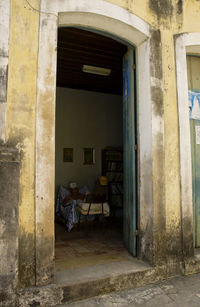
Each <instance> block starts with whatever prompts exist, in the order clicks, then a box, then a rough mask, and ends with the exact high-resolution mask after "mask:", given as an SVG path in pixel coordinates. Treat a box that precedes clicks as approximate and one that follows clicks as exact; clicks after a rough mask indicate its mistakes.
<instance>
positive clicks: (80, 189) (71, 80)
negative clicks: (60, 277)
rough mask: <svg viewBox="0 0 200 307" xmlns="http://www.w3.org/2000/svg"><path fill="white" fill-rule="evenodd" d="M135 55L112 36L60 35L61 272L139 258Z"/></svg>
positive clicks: (58, 169) (70, 32)
mask: <svg viewBox="0 0 200 307" xmlns="http://www.w3.org/2000/svg"><path fill="white" fill-rule="evenodd" d="M134 54H135V53H134V48H133V47H132V46H128V45H126V44H124V43H122V42H121V41H119V40H116V39H112V38H110V37H108V36H107V35H105V34H104V35H101V34H99V33H96V32H92V31H88V30H85V29H80V28H73V27H67V28H65V27H63V28H59V29H58V52H57V90H56V147H55V157H56V159H55V187H56V191H55V193H56V210H55V212H56V218H55V221H56V222H55V231H56V235H55V238H56V245H55V259H56V270H57V271H63V270H68V269H73V268H80V267H83V266H84V267H87V266H93V265H99V264H109V263H113V262H118V261H124V260H127V261H129V260H130V261H131V258H132V256H131V255H134V256H135V255H136V228H137V224H136V222H137V218H136V217H137V212H136V209H137V207H136V198H137V197H136V195H137V193H136V191H137V183H136V177H137V174H136V173H137V164H136V160H137V157H136V149H137V133H136V129H137V128H136V103H135V101H136V99H135V96H136V95H135V80H136V78H135V56H134Z"/></svg>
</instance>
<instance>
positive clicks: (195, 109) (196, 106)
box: [188, 91, 200, 119]
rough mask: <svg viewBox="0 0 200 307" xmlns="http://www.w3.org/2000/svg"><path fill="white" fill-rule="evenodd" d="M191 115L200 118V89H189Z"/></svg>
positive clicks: (193, 117) (192, 117)
mask: <svg viewBox="0 0 200 307" xmlns="http://www.w3.org/2000/svg"><path fill="white" fill-rule="evenodd" d="M188 102H189V116H190V118H191V119H200V91H188Z"/></svg>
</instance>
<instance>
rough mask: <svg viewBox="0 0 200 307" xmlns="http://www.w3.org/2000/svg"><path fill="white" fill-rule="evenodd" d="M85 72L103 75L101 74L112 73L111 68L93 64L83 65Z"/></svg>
mask: <svg viewBox="0 0 200 307" xmlns="http://www.w3.org/2000/svg"><path fill="white" fill-rule="evenodd" d="M82 71H83V72H87V73H89V74H95V75H101V76H109V75H110V73H111V69H109V68H103V67H97V66H91V65H83V67H82Z"/></svg>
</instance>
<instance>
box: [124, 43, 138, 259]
mask: <svg viewBox="0 0 200 307" xmlns="http://www.w3.org/2000/svg"><path fill="white" fill-rule="evenodd" d="M134 83H135V82H134V50H133V48H131V47H130V48H129V49H128V51H127V53H126V54H125V56H124V59H123V142H124V203H123V232H124V244H125V246H126V248H127V249H128V251H129V252H130V253H131V254H132V255H134V256H136V236H135V234H136V154H135V148H136V143H135V142H136V134H135V118H136V117H135V103H136V102H135V95H134Z"/></svg>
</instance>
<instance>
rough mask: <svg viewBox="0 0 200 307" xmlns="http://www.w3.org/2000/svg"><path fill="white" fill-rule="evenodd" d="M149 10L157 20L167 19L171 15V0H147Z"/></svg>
mask: <svg viewBox="0 0 200 307" xmlns="http://www.w3.org/2000/svg"><path fill="white" fill-rule="evenodd" d="M149 8H150V9H151V10H152V12H153V13H155V14H156V15H157V16H158V18H168V17H171V16H172V14H173V4H172V0H149Z"/></svg>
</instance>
